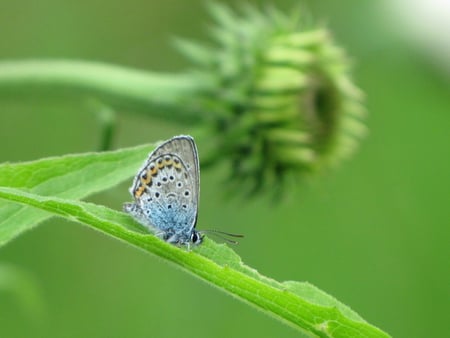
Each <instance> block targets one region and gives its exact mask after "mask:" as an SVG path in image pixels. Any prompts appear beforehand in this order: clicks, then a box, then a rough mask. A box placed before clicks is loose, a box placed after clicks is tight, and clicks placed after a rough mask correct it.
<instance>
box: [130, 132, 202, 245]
mask: <svg viewBox="0 0 450 338" xmlns="http://www.w3.org/2000/svg"><path fill="white" fill-rule="evenodd" d="M130 193H131V196H133V198H134V202H132V203H125V204H124V211H125V212H127V213H129V214H130V215H131V216H132V217H133V218H134V219H136V221H138V222H139V223H141V224H142V225H144V226H145V227H147V228H148V229H149V230H150V231H152V232H153V233H154V234H155V235H156V236H158V237H160V238H162V239H163V240H165V241H167V242H169V243H172V244H177V245H187V246H188V247H189V245H190V244H200V243H201V242H202V240H203V235H202V234H200V233H199V232H198V231H197V230H196V229H195V226H196V224H197V215H198V203H199V195H200V167H199V159H198V152H197V146H196V145H195V142H194V139H193V138H192V137H191V136H187V135H180V136H175V137H172V138H171V139H169V140H167V141H165V142H164V143H162V144H161V145H159V146H158V147H157V148H156V149H155V150H154V151H153V152H151V153H150V155H149V156H148V159H147V160H146V161H145V163H144V165H143V166H142V168H141V169H139V171H138V173H137V175H136V176H135V178H134V181H133V184H132V186H131V188H130Z"/></svg>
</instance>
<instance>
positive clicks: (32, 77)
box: [0, 60, 201, 119]
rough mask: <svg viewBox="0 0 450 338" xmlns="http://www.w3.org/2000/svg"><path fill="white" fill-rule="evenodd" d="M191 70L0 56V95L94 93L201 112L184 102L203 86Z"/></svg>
mask: <svg viewBox="0 0 450 338" xmlns="http://www.w3.org/2000/svg"><path fill="white" fill-rule="evenodd" d="M200 86H201V85H200V84H199V83H198V81H195V79H193V78H192V76H189V75H186V74H156V73H151V72H146V71H142V70H138V69H132V68H126V67H122V66H115V65H110V64H105V63H99V62H88V61H73V60H49V61H39V60H29V61H3V62H0V97H2V96H3V97H5V96H6V97H8V96H17V95H20V98H21V99H23V94H24V93H26V94H30V95H39V96H42V95H48V96H49V97H54V96H55V92H56V93H57V94H58V95H62V96H81V97H86V96H88V97H89V98H92V97H95V98H96V99H100V100H101V101H102V102H103V103H105V104H108V105H110V106H112V107H114V108H116V109H121V110H130V111H135V112H143V113H149V112H151V113H152V115H155V114H156V115H161V116H165V117H167V113H168V112H171V113H174V115H175V116H172V114H171V118H176V119H178V118H181V119H192V118H193V117H195V116H197V114H196V113H195V112H194V109H191V108H190V107H189V105H183V104H180V103H182V102H183V101H184V100H187V99H188V98H190V97H191V96H192V94H193V93H195V92H197V91H198V90H199V89H200Z"/></svg>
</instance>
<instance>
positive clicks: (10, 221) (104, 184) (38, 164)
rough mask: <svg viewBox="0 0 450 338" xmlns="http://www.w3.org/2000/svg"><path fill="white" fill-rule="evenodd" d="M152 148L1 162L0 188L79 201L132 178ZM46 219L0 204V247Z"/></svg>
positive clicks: (22, 208) (35, 212) (38, 213)
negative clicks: (21, 161)
mask: <svg viewBox="0 0 450 338" xmlns="http://www.w3.org/2000/svg"><path fill="white" fill-rule="evenodd" d="M153 147H154V146H152V145H145V146H139V147H135V148H128V149H122V150H118V151H111V152H103V153H86V154H81V155H67V156H61V157H52V158H46V159H42V160H37V161H32V162H23V163H15V164H9V163H4V164H2V165H0V186H8V187H14V188H21V189H24V190H27V191H29V192H33V193H36V194H39V195H44V196H58V197H64V198H70V199H81V198H84V197H87V196H89V195H91V194H93V193H96V192H99V191H102V190H106V189H109V188H111V187H113V186H115V185H117V184H119V183H120V182H122V181H124V180H125V179H128V178H130V177H132V176H133V175H134V174H135V173H136V171H137V170H138V168H139V166H140V165H141V164H142V162H143V159H145V157H146V156H147V154H148V153H149V152H150V151H151V150H152V149H153ZM48 217H49V215H48V214H46V213H44V212H42V211H41V210H37V209H30V208H28V207H26V206H23V205H17V204H11V203H5V202H2V203H0V246H1V245H3V244H5V243H7V242H8V241H10V240H11V239H13V238H14V237H15V236H17V235H19V234H20V233H22V232H24V231H26V230H29V229H31V228H32V227H34V226H35V225H36V224H38V223H39V222H42V221H43V220H45V219H46V218H48Z"/></svg>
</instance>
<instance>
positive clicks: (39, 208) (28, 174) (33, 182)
mask: <svg viewBox="0 0 450 338" xmlns="http://www.w3.org/2000/svg"><path fill="white" fill-rule="evenodd" d="M150 149H151V146H142V147H136V148H130V149H123V150H118V151H114V152H103V153H98V154H95V153H90V154H82V155H71V156H63V157H55V158H49V159H43V160H39V161H34V162H28V163H19V164H3V165H1V166H0V176H1V177H2V178H1V185H2V187H0V198H2V199H4V200H5V202H3V203H2V205H1V208H0V211H1V215H2V221H1V223H0V229H1V232H0V243H2V244H4V243H6V242H8V241H10V240H11V239H13V238H14V237H15V236H17V235H18V234H20V233H21V232H23V231H25V230H27V229H30V228H32V227H33V226H35V225H36V224H38V223H39V222H41V221H42V220H44V219H46V218H48V217H51V216H53V215H58V216H61V217H64V218H66V219H68V220H72V221H75V222H78V223H82V224H85V225H88V226H89V227H91V228H94V229H96V230H99V231H101V232H103V233H106V234H108V235H110V236H113V237H115V238H117V239H120V240H122V241H124V242H126V243H129V244H131V245H134V246H136V247H139V248H141V249H143V250H145V251H147V252H149V253H152V254H154V255H156V256H159V257H161V258H163V259H165V260H167V261H169V262H172V263H174V264H175V265H177V266H179V267H181V268H182V269H183V270H186V271H188V272H190V273H191V274H193V275H195V276H196V277H199V278H201V279H203V280H205V281H207V282H209V283H211V284H213V285H214V286H216V287H218V288H220V289H222V290H224V291H226V292H228V293H229V294H231V295H233V296H235V297H237V298H239V299H241V300H244V301H246V302H247V303H250V304H252V305H253V306H255V307H257V308H258V309H260V310H262V311H264V312H266V313H268V314H269V315H271V316H272V317H274V318H277V319H280V320H282V321H284V322H286V323H288V324H289V325H291V326H293V327H295V328H296V329H298V330H301V331H302V332H305V333H307V334H309V335H310V336H317V337H349V336H355V337H356V336H364V337H388V335H387V334H385V333H383V332H382V331H380V330H379V329H377V328H375V327H373V326H371V325H369V324H367V323H366V322H365V321H364V320H363V319H362V318H361V317H359V316H358V315H357V314H356V313H355V312H353V311H352V310H351V309H350V308H348V307H346V306H345V305H343V304H341V303H339V302H338V301H337V300H336V299H334V298H333V297H331V296H329V295H327V294H325V293H324V292H322V291H320V290H318V289H317V288H315V287H314V286H312V285H310V284H308V283H299V282H292V281H289V282H284V283H279V282H277V281H275V280H273V279H270V278H267V277H265V276H262V275H260V274H259V273H258V272H257V271H256V270H253V269H251V268H250V267H248V266H246V265H244V264H243V263H242V261H241V259H240V257H239V256H237V255H236V254H235V253H234V252H233V251H232V250H231V249H229V248H228V247H227V246H226V245H223V244H221V245H219V244H216V243H215V242H213V241H211V240H209V239H207V240H206V241H205V242H204V243H203V244H202V245H200V246H198V247H195V248H192V250H186V249H185V248H180V247H177V246H173V245H170V244H168V243H166V242H164V241H162V240H160V239H159V238H157V237H156V236H153V235H152V234H148V233H147V231H145V229H144V228H142V227H141V226H139V225H137V224H136V223H135V222H134V221H133V220H132V219H131V218H130V217H129V216H128V215H126V214H124V213H122V212H119V211H116V210H112V209H109V208H107V207H104V206H100V205H95V204H92V203H86V202H82V201H79V200H78V199H79V198H82V197H86V196H88V195H90V194H92V193H95V192H98V191H100V190H103V189H107V188H110V187H112V186H113V185H115V184H117V183H118V182H120V181H123V180H125V179H127V178H129V177H130V176H131V175H132V174H133V173H134V172H135V171H136V170H137V167H138V166H139V165H140V163H141V159H142V158H145V156H146V154H147V153H148V152H149V150H150ZM6 201H8V202H6ZM12 202H13V203H12Z"/></svg>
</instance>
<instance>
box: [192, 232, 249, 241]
mask: <svg viewBox="0 0 450 338" xmlns="http://www.w3.org/2000/svg"><path fill="white" fill-rule="evenodd" d="M200 232H201V233H210V234H214V235H216V236H217V237H219V238H221V239H223V240H224V241H226V242H228V243H231V244H239V242H238V241H234V240H232V239H230V238H227V236H229V237H237V238H242V237H244V235H240V234H232V233H229V232H224V231H220V230H213V229H209V230H202V231H200Z"/></svg>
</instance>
